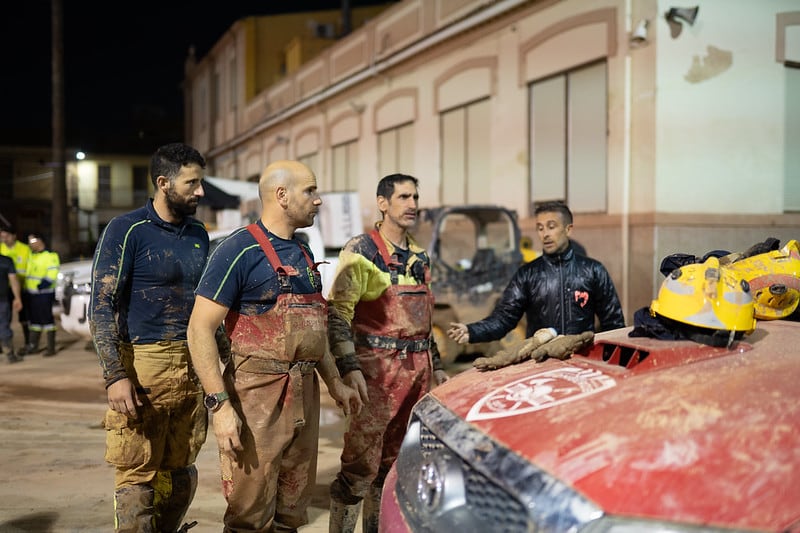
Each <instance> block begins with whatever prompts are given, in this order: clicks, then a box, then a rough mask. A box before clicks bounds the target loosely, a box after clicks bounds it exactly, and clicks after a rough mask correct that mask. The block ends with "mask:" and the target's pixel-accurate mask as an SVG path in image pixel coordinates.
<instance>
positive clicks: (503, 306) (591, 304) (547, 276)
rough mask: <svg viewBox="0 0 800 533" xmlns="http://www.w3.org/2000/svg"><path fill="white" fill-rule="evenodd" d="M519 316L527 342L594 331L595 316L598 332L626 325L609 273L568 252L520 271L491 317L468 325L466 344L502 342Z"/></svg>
mask: <svg viewBox="0 0 800 533" xmlns="http://www.w3.org/2000/svg"><path fill="white" fill-rule="evenodd" d="M523 313H525V314H526V317H527V321H528V325H527V335H526V336H528V337H530V336H531V335H533V334H534V333H535V332H536V330H538V329H541V328H555V330H556V331H557V332H558V333H559V334H564V335H574V334H576V333H582V332H584V331H594V324H595V315H597V317H598V318H599V319H600V331H605V330H609V329H615V328H621V327H623V326H625V317H624V316H623V314H622V307H621V305H620V303H619V297H618V296H617V291H616V289H615V288H614V282H613V281H611V276H609V275H608V271H607V270H606V269H605V267H604V266H603V265H602V264H601V263H600V262H599V261H597V260H595V259H592V258H589V257H584V256H581V255H578V254H576V253H575V252H574V251H573V249H572V247H570V248H569V249H567V251H566V252H564V253H563V254H560V255H542V256H540V257H538V258H536V259H535V260H533V261H531V262H530V263H526V264H525V265H523V266H521V267H520V268H519V270H517V272H516V273H515V274H514V277H513V278H512V279H511V281H510V282H509V283H508V286H507V287H506V289H505V291H504V292H503V296H502V297H501V298H500V301H498V302H497V305H495V308H494V310H493V311H492V314H490V315H489V316H488V317H486V318H484V319H483V320H480V321H478V322H473V323H471V324H468V325H467V328H468V329H469V341H470V343H474V342H488V341H493V340H497V339H501V338H503V337H504V336H505V335H506V333H508V332H509V331H511V330H512V329H514V328H515V327H516V326H517V323H519V321H520V319H521V318H522V314H523Z"/></svg>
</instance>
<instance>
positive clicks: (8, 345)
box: [3, 339, 22, 363]
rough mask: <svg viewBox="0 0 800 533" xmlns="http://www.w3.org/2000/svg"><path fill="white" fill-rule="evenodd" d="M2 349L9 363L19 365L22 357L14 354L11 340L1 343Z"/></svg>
mask: <svg viewBox="0 0 800 533" xmlns="http://www.w3.org/2000/svg"><path fill="white" fill-rule="evenodd" d="M3 349H4V350H5V352H6V357H8V362H9V363H19V362H20V361H22V357H20V356H18V355H17V354H16V353H14V342H13V341H12V340H11V339H8V340H5V341H3Z"/></svg>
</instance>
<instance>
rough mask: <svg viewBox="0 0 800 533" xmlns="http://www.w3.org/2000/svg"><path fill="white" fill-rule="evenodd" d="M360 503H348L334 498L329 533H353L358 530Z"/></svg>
mask: <svg viewBox="0 0 800 533" xmlns="http://www.w3.org/2000/svg"><path fill="white" fill-rule="evenodd" d="M360 505H361V504H360V503H354V504H350V505H348V504H346V503H342V502H338V501H336V500H333V499H332V500H331V510H330V511H331V514H330V519H329V521H328V533H353V531H355V530H356V523H357V522H358V511H359V509H358V508H359V506H360Z"/></svg>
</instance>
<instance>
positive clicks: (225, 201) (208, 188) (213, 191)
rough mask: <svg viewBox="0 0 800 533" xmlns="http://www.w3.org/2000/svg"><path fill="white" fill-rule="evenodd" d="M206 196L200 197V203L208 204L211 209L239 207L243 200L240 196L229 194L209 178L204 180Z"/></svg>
mask: <svg viewBox="0 0 800 533" xmlns="http://www.w3.org/2000/svg"><path fill="white" fill-rule="evenodd" d="M203 192H205V196H203V197H202V198H200V205H207V206H209V207H210V208H211V209H238V208H239V204H240V203H241V200H240V199H239V197H238V196H234V195H232V194H228V193H226V192H225V191H223V190H222V189H220V188H219V187H217V186H215V185H213V184H212V183H211V182H209V181H208V180H204V181H203Z"/></svg>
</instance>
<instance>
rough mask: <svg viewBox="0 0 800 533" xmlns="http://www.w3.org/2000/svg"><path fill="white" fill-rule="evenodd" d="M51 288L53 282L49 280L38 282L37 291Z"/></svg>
mask: <svg viewBox="0 0 800 533" xmlns="http://www.w3.org/2000/svg"><path fill="white" fill-rule="evenodd" d="M52 286H53V282H52V281H50V280H49V279H43V280H42V281H40V282H39V290H42V289H49V288H50V287H52Z"/></svg>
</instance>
